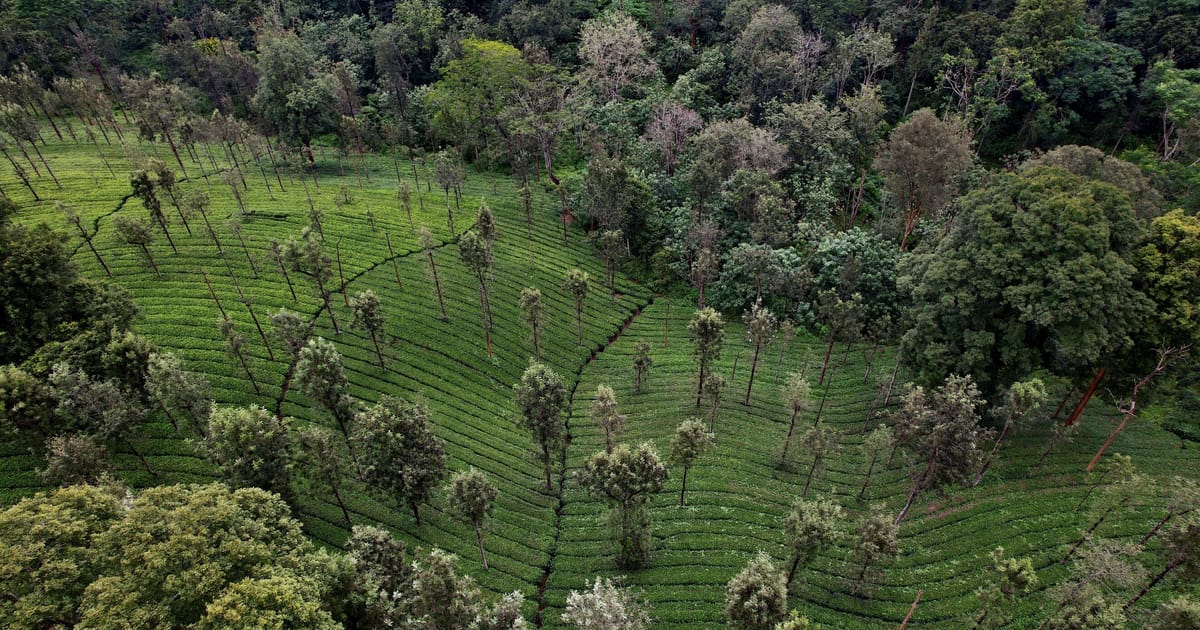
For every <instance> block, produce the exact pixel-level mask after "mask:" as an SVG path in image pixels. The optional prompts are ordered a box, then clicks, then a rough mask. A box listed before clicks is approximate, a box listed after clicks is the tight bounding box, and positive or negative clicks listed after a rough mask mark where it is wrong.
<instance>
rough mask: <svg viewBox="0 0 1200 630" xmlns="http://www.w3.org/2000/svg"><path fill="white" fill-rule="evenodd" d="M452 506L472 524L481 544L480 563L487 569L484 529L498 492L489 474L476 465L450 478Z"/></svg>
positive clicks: (476, 540) (477, 541)
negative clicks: (476, 467) (477, 468)
mask: <svg viewBox="0 0 1200 630" xmlns="http://www.w3.org/2000/svg"><path fill="white" fill-rule="evenodd" d="M449 494H450V508H451V509H452V510H454V511H455V512H457V513H458V515H459V516H461V517H462V518H463V519H464V520H466V521H467V522H468V523H470V524H471V527H472V528H474V530H475V542H476V543H478V544H479V563H480V564H482V565H483V570H484V571H487V568H488V563H487V553H486V552H485V551H484V548H483V530H484V527H485V526H486V525H487V519H488V516H490V515H491V513H492V508H493V505H494V504H495V502H496V496H497V494H498V492H497V490H496V486H494V485H492V482H491V481H489V480H488V478H487V475H485V474H483V473H481V472H479V471H478V470H476V469H475V468H474V467H472V468H470V469H469V470H465V471H460V472H457V473H455V474H454V476H453V477H451V478H450V493H449Z"/></svg>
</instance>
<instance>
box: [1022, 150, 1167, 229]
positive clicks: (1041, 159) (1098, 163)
mask: <svg viewBox="0 0 1200 630" xmlns="http://www.w3.org/2000/svg"><path fill="white" fill-rule="evenodd" d="M1036 166H1057V167H1058V168H1063V169H1066V170H1068V171H1071V172H1072V173H1074V174H1075V175H1078V176H1080V177H1086V178H1088V179H1094V180H1098V181H1102V182H1104V183H1106V184H1112V185H1113V186H1116V187H1117V188H1120V189H1121V190H1124V191H1125V192H1126V193H1128V194H1129V198H1130V200H1132V201H1133V209H1134V210H1135V211H1136V212H1137V216H1138V218H1141V219H1152V218H1154V217H1156V216H1158V215H1159V214H1160V213H1161V212H1162V206H1163V204H1164V200H1163V198H1162V194H1161V193H1159V192H1158V190H1157V189H1156V188H1155V187H1154V184H1152V183H1151V182H1150V179H1149V178H1148V177H1146V175H1145V173H1143V172H1142V169H1141V168H1140V167H1138V166H1137V165H1136V164H1132V163H1130V162H1126V161H1125V160H1122V159H1120V158H1116V157H1113V156H1111V155H1109V154H1108V153H1105V152H1104V151H1101V150H1100V149H1097V148H1095V147H1089V146H1079V145H1075V144H1065V145H1062V146H1060V147H1056V148H1054V149H1052V150H1050V151H1047V152H1045V153H1043V154H1042V155H1039V156H1037V157H1035V158H1033V159H1031V160H1029V161H1027V162H1025V163H1024V164H1022V165H1021V168H1022V169H1027V168H1033V167H1036Z"/></svg>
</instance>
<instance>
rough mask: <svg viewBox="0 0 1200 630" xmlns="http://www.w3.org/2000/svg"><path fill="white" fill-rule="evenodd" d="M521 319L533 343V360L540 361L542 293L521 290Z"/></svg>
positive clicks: (542, 322) (543, 325) (526, 289)
mask: <svg viewBox="0 0 1200 630" xmlns="http://www.w3.org/2000/svg"><path fill="white" fill-rule="evenodd" d="M520 306H521V319H523V320H525V324H526V325H527V326H529V335H530V339H531V340H532V341H533V360H534V361H541V360H542V329H543V328H544V327H545V322H544V321H543V316H542V292H541V291H540V290H538V289H533V288H530V287H526V288H524V289H521V298H520Z"/></svg>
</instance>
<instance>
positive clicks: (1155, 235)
mask: <svg viewBox="0 0 1200 630" xmlns="http://www.w3.org/2000/svg"><path fill="white" fill-rule="evenodd" d="M1132 259H1133V265H1134V267H1136V268H1137V271H1138V275H1137V280H1136V282H1137V284H1138V286H1140V287H1141V289H1142V291H1143V292H1144V293H1145V294H1146V297H1148V298H1150V299H1151V300H1152V301H1153V302H1154V309H1153V311H1151V313H1150V317H1149V318H1148V321H1147V322H1146V326H1145V327H1144V328H1143V330H1142V331H1141V332H1140V333H1139V334H1138V335H1137V336H1138V337H1139V338H1143V339H1146V340H1147V341H1148V342H1149V343H1151V344H1152V345H1154V346H1177V347H1178V346H1186V345H1191V346H1193V347H1196V346H1200V217H1196V216H1195V215H1190V216H1189V215H1186V214H1184V213H1183V211H1182V210H1172V211H1171V212H1168V213H1166V214H1164V215H1162V216H1161V217H1158V218H1157V219H1154V221H1153V222H1152V223H1151V224H1150V231H1149V234H1147V235H1146V238H1145V240H1143V241H1142V244H1141V246H1140V247H1138V248H1137V249H1136V250H1134V252H1133V256H1132Z"/></svg>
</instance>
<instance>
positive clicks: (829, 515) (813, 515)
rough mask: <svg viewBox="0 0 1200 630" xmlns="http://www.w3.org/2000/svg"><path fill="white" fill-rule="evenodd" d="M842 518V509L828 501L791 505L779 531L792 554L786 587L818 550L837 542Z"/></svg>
mask: <svg viewBox="0 0 1200 630" xmlns="http://www.w3.org/2000/svg"><path fill="white" fill-rule="evenodd" d="M845 516H846V512H845V510H843V509H842V506H840V505H838V504H836V503H834V502H832V501H829V500H828V499H816V500H813V501H805V500H799V501H796V502H795V503H793V504H792V511H791V512H789V513H788V515H787V516H785V517H783V531H784V535H785V537H786V538H787V545H788V548H789V549H790V550H791V553H792V564H791V567H790V568H789V569H788V573H787V585H788V586H789V587H790V586H791V585H792V580H793V579H795V577H796V569H798V568H799V567H800V565H801V564H808V563H809V562H812V561H813V559H814V558H816V557H817V554H818V553H820V552H821V550H822V549H825V548H827V547H829V546H830V545H832V544H833V543H835V542H837V540H838V538H841V536H842V526H841V525H842V520H843V519H844V518H845Z"/></svg>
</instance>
